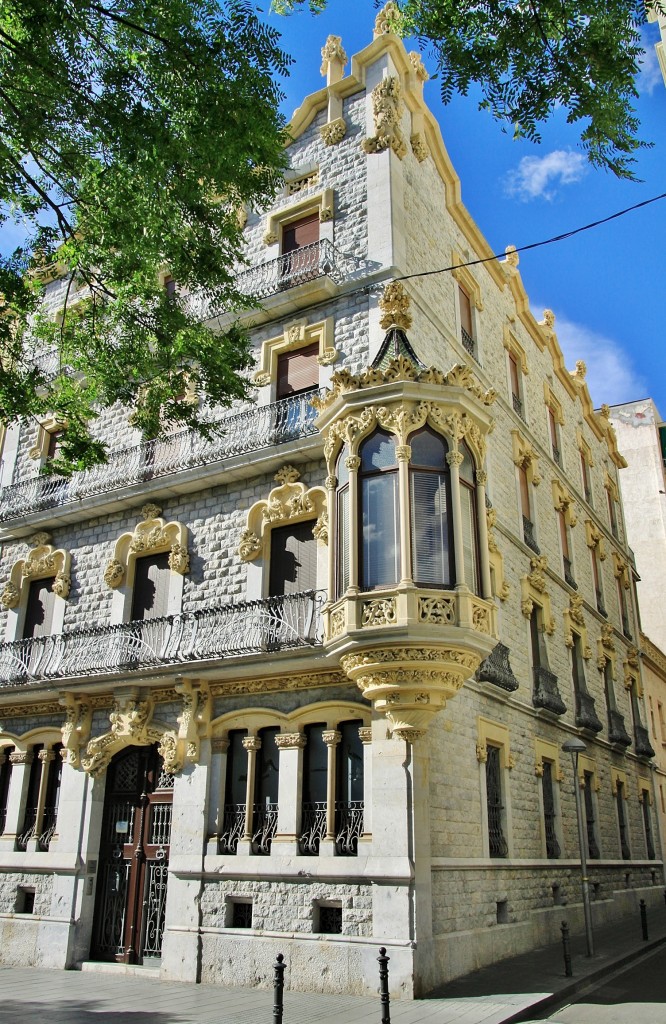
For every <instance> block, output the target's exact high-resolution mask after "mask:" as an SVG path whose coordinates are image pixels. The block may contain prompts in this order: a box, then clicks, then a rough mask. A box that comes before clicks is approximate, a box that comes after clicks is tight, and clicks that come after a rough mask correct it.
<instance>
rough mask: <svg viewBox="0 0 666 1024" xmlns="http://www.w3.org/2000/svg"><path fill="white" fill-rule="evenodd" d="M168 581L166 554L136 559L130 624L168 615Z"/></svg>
mask: <svg viewBox="0 0 666 1024" xmlns="http://www.w3.org/2000/svg"><path fill="white" fill-rule="evenodd" d="M170 580H171V570H170V568H169V554H168V552H166V551H165V552H164V554H161V555H150V556H147V557H146V558H137V560H136V565H135V570H134V589H133V592H132V614H131V621H132V622H138V621H140V620H141V619H159V618H162V617H163V616H164V615H168V604H169V583H170Z"/></svg>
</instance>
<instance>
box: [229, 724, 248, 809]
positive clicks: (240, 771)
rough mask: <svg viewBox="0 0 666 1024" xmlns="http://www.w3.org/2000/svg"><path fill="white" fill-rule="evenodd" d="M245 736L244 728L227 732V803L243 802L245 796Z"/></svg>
mask: <svg viewBox="0 0 666 1024" xmlns="http://www.w3.org/2000/svg"><path fill="white" fill-rule="evenodd" d="M246 736H247V730H246V729H233V730H232V731H231V732H230V733H229V748H228V750H227V787H226V801H225V802H226V803H228V804H244V803H245V801H246V798H247V750H246V749H245V747H244V746H243V740H244V739H245V737H246Z"/></svg>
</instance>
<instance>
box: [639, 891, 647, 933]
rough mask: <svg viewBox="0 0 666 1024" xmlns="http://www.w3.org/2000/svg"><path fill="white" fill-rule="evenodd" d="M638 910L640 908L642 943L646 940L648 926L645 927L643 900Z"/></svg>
mask: <svg viewBox="0 0 666 1024" xmlns="http://www.w3.org/2000/svg"><path fill="white" fill-rule="evenodd" d="M640 908H641V929H642V931H643V942H647V940H648V926H647V907H646V905H645V900H641V902H640Z"/></svg>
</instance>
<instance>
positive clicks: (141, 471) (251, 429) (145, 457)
mask: <svg viewBox="0 0 666 1024" xmlns="http://www.w3.org/2000/svg"><path fill="white" fill-rule="evenodd" d="M314 394H316V391H314V390H313V391H308V392H304V393H302V394H299V395H293V396H292V397H290V398H283V399H282V400H281V401H279V402H274V403H273V404H272V405H254V406H252V407H251V408H249V409H245V410H244V411H243V412H239V413H234V414H231V415H229V414H228V415H226V416H223V417H220V419H218V420H215V421H213V422H212V423H210V424H209V427H210V429H211V434H210V436H209V437H204V436H203V435H202V434H200V433H199V432H198V431H196V430H180V431H178V433H176V434H170V435H168V436H166V437H163V438H159V439H158V440H155V441H145V442H144V443H143V444H138V445H134V446H133V447H132V448H122V449H120V450H119V451H113V452H111V453H110V454H109V458H108V460H107V462H104V463H101V464H100V465H97V466H92V467H91V468H90V469H86V470H84V471H83V472H80V473H73V474H72V476H71V477H62V476H37V477H33V478H32V479H30V480H23V481H21V482H20V483H17V484H12V485H10V486H9V487H3V488H2V490H1V491H0V522H4V521H6V520H9V519H16V518H19V517H21V516H24V515H28V514H29V513H31V512H41V511H43V510H44V509H48V508H56V507H58V506H61V505H68V504H72V503H73V502H77V501H81V499H82V498H87V497H89V496H90V495H93V494H103V493H105V492H108V491H114V490H117V489H119V488H123V487H128V486H130V485H131V484H137V483H144V482H145V481H146V480H153V479H155V478H156V477H164V476H169V475H170V474H172V473H179V472H182V471H183V470H186V469H192V468H193V467H195V466H209V465H212V464H214V463H216V462H221V461H222V460H223V459H229V458H231V457H233V456H234V455H243V454H245V453H246V452H254V451H259V450H260V449H262V448H270V447H272V446H273V445H277V444H285V443H286V442H287V441H294V440H297V439H299V438H302V437H307V436H308V435H310V434H316V433H317V430H316V427H315V425H314V420H315V417H316V413H315V410H314V409H313V408H312V406H311V405H310V399H311V398H312V396H313V395H314Z"/></svg>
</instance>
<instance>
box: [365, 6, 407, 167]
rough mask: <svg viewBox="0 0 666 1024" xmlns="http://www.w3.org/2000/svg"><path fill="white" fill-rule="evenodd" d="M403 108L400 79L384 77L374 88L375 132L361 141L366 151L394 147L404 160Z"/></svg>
mask: <svg viewBox="0 0 666 1024" xmlns="http://www.w3.org/2000/svg"><path fill="white" fill-rule="evenodd" d="M387 6H388V5H387ZM381 13H382V12H380V15H381ZM380 15H378V17H379V16H380ZM403 110H404V105H403V102H402V90H401V86H400V79H399V78H395V77H393V76H391V75H389V76H388V77H386V78H383V79H382V80H381V82H379V83H378V84H377V85H376V86H375V87H374V89H373V90H372V113H373V118H374V122H375V134H374V135H371V136H369V137H368V138H367V139H364V140H363V142H362V143H361V146H362V148H363V150H364V152H366V153H383V152H384V150H386V149H392V150H393V152H394V153H395V155H396V156H397V157H398V159H400V160H402V158H403V157H404V156H405V155H406V153H407V145H406V143H405V140H404V138H403V135H402V131H401V128H400V122H401V119H402V114H403Z"/></svg>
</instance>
